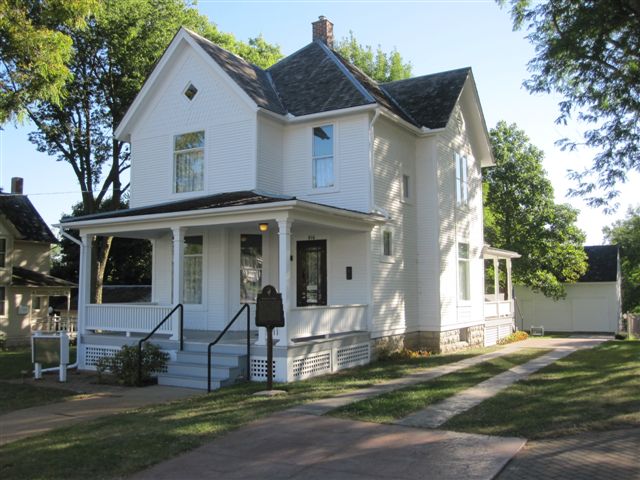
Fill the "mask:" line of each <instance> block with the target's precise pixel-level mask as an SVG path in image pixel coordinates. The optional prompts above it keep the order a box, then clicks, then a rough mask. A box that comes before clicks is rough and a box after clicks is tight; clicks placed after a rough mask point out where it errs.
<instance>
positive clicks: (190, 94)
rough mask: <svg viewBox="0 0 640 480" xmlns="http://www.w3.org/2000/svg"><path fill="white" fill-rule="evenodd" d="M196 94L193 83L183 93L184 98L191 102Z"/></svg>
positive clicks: (196, 90)
mask: <svg viewBox="0 0 640 480" xmlns="http://www.w3.org/2000/svg"><path fill="white" fill-rule="evenodd" d="M196 93H198V89H197V88H196V87H195V86H194V85H193V83H190V84H189V86H188V87H187V89H186V90H185V91H184V96H185V97H187V98H188V99H189V100H193V97H195V96H196Z"/></svg>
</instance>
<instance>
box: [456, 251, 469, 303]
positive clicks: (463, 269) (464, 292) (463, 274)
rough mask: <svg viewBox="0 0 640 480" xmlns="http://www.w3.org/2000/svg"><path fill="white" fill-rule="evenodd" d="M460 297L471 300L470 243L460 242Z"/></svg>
mask: <svg viewBox="0 0 640 480" xmlns="http://www.w3.org/2000/svg"><path fill="white" fill-rule="evenodd" d="M458 298H459V299H460V300H471V276H470V261H469V244H468V243H462V242H458Z"/></svg>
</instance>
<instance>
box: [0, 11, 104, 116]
mask: <svg viewBox="0 0 640 480" xmlns="http://www.w3.org/2000/svg"><path fill="white" fill-rule="evenodd" d="M97 5H98V2H97V0H49V1H42V0H21V1H18V0H0V125H2V124H4V123H5V122H7V121H8V120H10V119H11V118H16V117H17V118H20V117H21V116H22V114H23V113H24V108H25V106H27V105H32V104H33V103H34V102H38V101H47V102H51V103H54V104H57V103H59V102H60V99H61V98H62V97H63V96H64V85H65V83H66V82H67V81H68V80H70V78H71V76H72V73H71V71H70V70H69V68H68V62H69V61H70V59H71V57H72V53H73V46H72V40H71V37H70V36H69V34H68V33H67V31H68V29H70V28H82V27H83V26H84V24H85V17H87V15H89V13H90V12H91V10H92V9H94V8H96V7H97Z"/></svg>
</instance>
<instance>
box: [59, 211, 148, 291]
mask: <svg viewBox="0 0 640 480" xmlns="http://www.w3.org/2000/svg"><path fill="white" fill-rule="evenodd" d="M110 202H111V199H108V200H107V201H106V202H104V204H103V205H101V206H100V208H99V211H109V210H112V209H113V208H112V207H111V206H110V205H109V203H110ZM119 208H120V209H124V208H128V202H127V201H121V202H120V207H119ZM81 211H82V205H81V204H76V205H74V206H73V209H72V212H71V215H70V216H71V217H77V216H79V215H81ZM68 233H70V234H71V235H73V236H76V237H77V235H78V232H77V231H73V230H72V231H69V232H68ZM58 247H59V248H58V250H57V251H56V253H55V254H54V255H53V256H52V263H53V265H52V267H51V275H53V276H55V277H59V278H64V279H65V280H69V281H71V282H77V281H78V278H79V275H78V272H79V269H80V247H79V246H78V245H77V244H76V243H74V242H72V241H71V240H68V239H67V238H62V240H61V241H60V244H59V246H58ZM151 256H152V249H151V243H150V242H149V241H148V240H144V239H137V238H124V237H116V238H114V239H113V242H112V244H111V248H110V250H109V257H108V259H107V264H106V266H105V274H104V282H105V283H106V284H109V285H150V284H151Z"/></svg>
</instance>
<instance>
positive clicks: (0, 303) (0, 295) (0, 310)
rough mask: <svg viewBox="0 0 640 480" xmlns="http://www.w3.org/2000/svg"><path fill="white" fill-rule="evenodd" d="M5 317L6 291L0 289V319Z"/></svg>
mask: <svg viewBox="0 0 640 480" xmlns="http://www.w3.org/2000/svg"><path fill="white" fill-rule="evenodd" d="M6 315H7V290H6V287H0V317H5V316H6Z"/></svg>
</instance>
